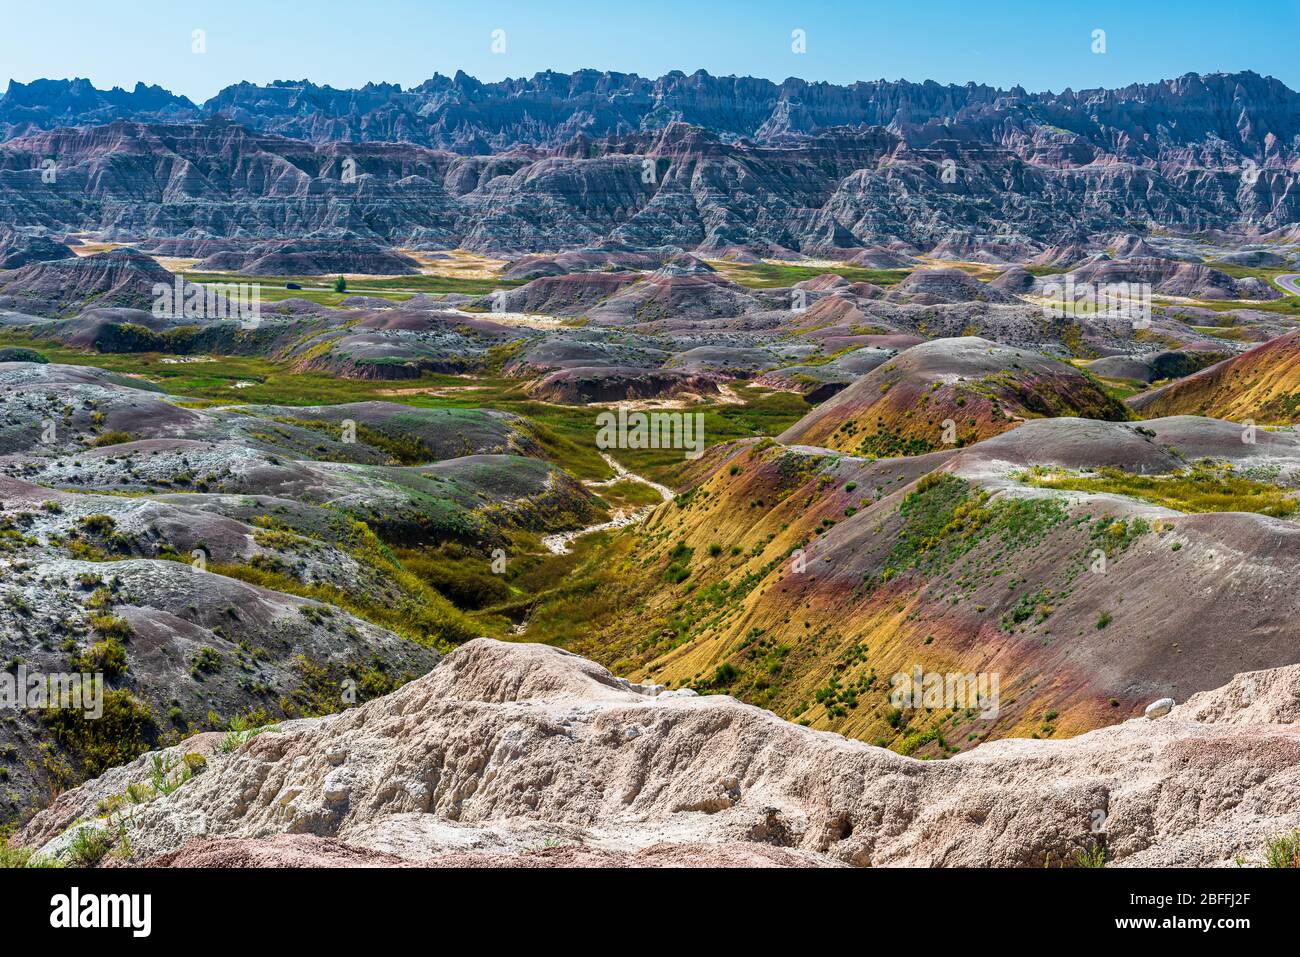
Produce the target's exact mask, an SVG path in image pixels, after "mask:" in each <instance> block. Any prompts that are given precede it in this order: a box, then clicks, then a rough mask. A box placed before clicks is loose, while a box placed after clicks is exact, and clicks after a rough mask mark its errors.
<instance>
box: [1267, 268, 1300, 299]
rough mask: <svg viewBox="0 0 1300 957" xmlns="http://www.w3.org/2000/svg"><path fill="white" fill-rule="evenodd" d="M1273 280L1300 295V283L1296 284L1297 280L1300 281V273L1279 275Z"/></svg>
mask: <svg viewBox="0 0 1300 957" xmlns="http://www.w3.org/2000/svg"><path fill="white" fill-rule="evenodd" d="M1273 281H1274V282H1275V283H1277V284H1278V285H1279V286H1281V287H1282V288H1283V289H1285V290H1286V291H1287V292H1289V293H1290V294H1291V295H1293V296H1300V285H1296V283H1297V282H1300V273H1297V272H1293V273H1288V274H1287V275H1285V276H1278V277H1277V278H1276V279H1274V280H1273Z"/></svg>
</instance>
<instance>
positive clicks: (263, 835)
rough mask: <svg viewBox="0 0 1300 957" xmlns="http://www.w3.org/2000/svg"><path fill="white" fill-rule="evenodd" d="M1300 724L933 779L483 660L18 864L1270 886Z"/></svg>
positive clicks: (503, 649)
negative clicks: (556, 868)
mask: <svg viewBox="0 0 1300 957" xmlns="http://www.w3.org/2000/svg"><path fill="white" fill-rule="evenodd" d="M1297 716H1300V665H1297V666H1290V667H1286V668H1279V669H1275V670H1271V671H1260V672H1254V673H1250V674H1244V675H1238V676H1237V677H1236V678H1235V679H1233V681H1232V682H1230V683H1229V684H1228V685H1226V686H1225V687H1223V688H1219V689H1217V690H1215V691H1210V692H1205V693H1202V694H1198V695H1196V696H1195V697H1193V698H1191V699H1190V700H1188V701H1187V702H1186V703H1185V704H1182V705H1180V706H1178V707H1176V708H1174V709H1173V711H1172V712H1171V713H1169V714H1168V715H1166V716H1165V717H1162V718H1159V719H1157V720H1147V719H1144V718H1139V719H1135V720H1130V721H1127V722H1125V723H1123V724H1120V725H1116V726H1113V727H1109V728H1104V729H1101V730H1099V731H1094V732H1091V733H1089V734H1085V735H1082V736H1080V737H1077V738H1073V739H1069V740H1064V741H1034V740H1024V739H1016V740H1003V741H995V742H992V743H987V744H983V745H981V746H979V747H978V748H976V749H975V750H973V751H971V752H968V753H965V754H962V755H960V756H958V757H955V758H953V759H951V760H948V761H920V760H914V759H911V758H906V757H902V756H900V755H898V754H895V753H893V752H891V751H888V750H885V749H882V748H877V747H872V746H870V745H867V744H864V743H861V742H858V741H853V740H848V739H845V738H842V737H840V736H838V735H835V734H830V733H827V732H819V731H812V730H809V729H807V728H803V727H800V726H797V725H794V724H790V723H788V722H786V721H783V720H781V719H780V718H777V717H776V716H775V715H773V714H771V713H769V712H767V711H763V710H761V709H759V708H755V707H751V706H749V705H744V704H740V703H738V702H736V701H735V700H733V699H731V698H728V697H722V696H716V697H715V696H709V697H696V696H693V695H691V694H690V693H689V692H683V691H669V692H662V691H660V690H659V689H658V688H654V687H642V686H637V685H631V684H629V683H628V682H626V681H624V680H622V679H618V678H615V677H613V676H611V675H610V674H609V672H607V671H606V670H605V669H603V668H601V667H600V666H598V665H596V664H594V663H592V662H590V661H587V660H585V659H583V658H580V657H578V656H576V655H573V654H570V653H568V652H565V651H562V650H560V649H557V648H552V647H547V646H543V645H530V644H508V643H502V642H497V641H492V640H489V639H479V640H476V641H472V642H470V643H468V644H466V645H465V646H463V647H461V648H460V649H459V650H457V651H456V652H455V653H453V654H451V655H448V656H447V657H445V658H444V659H442V660H441V661H440V662H439V663H438V665H437V666H435V667H434V668H433V670H432V671H430V672H429V673H428V674H427V675H425V676H424V677H422V678H420V679H418V680H416V681H413V682H411V683H410V684H408V685H406V686H405V687H403V688H402V689H400V690H399V691H396V692H394V693H393V694H390V695H388V696H386V697H383V698H379V699H376V700H374V701H371V702H369V703H367V704H365V705H363V706H361V707H358V708H356V709H354V710H351V711H348V712H345V713H343V714H340V715H336V716H332V717H328V718H319V719H312V720H304V721H294V722H286V723H284V724H281V725H278V726H276V727H274V728H270V729H267V730H265V731H263V732H262V733H260V734H258V735H256V736H254V737H251V738H249V739H248V740H246V741H243V742H242V743H240V742H239V741H238V739H234V740H232V739H231V738H230V737H229V736H226V737H223V736H222V735H220V734H204V735H199V736H197V737H195V738H192V739H190V740H189V741H187V742H185V743H183V744H181V745H179V746H177V747H175V748H171V749H169V750H167V751H165V752H160V753H157V754H152V755H145V756H143V757H142V758H140V759H138V760H137V761H135V762H134V763H132V764H130V765H126V766H123V767H120V768H115V769H113V770H112V771H110V772H108V773H107V774H105V775H104V776H102V777H100V778H98V779H96V780H93V781H90V782H88V783H86V784H84V785H82V786H81V787H79V788H77V789H75V790H73V791H69V792H66V793H64V794H63V795H61V796H60V797H59V798H58V799H57V800H56V801H55V802H54V804H53V805H52V806H51V807H49V808H47V809H46V810H44V811H42V812H40V813H39V814H37V815H36V816H35V817H34V818H33V819H32V820H31V821H30V822H29V823H28V825H27V826H26V828H24V829H23V830H22V831H21V832H19V834H18V835H17V836H16V838H15V843H16V844H20V845H22V846H24V847H27V848H32V849H35V850H36V854H35V856H36V857H37V858H40V857H58V858H62V859H65V860H72V861H78V860H80V861H82V862H84V859H85V858H84V848H85V847H86V846H87V845H88V844H94V843H95V842H94V841H92V840H89V838H96V837H100V838H101V840H100V841H99V843H100V844H101V845H102V846H108V845H109V842H110V841H111V849H110V850H107V851H106V852H104V853H103V854H102V856H101V857H100V861H101V863H102V864H104V865H109V864H114V865H123V864H126V865H191V866H194V865H197V866H203V865H214V866H303V865H317V866H329V865H334V866H397V865H422V864H433V865H443V866H483V865H504V866H548V865H595V866H681V865H724V866H725V865H759V866H771V865H792V866H793V865H813V866H816V865H838V864H851V865H877V866H879V865H928V866H953V865H977V866H978V865H994V866H1030V867H1037V866H1043V865H1049V866H1054V865H1058V864H1064V865H1070V864H1073V863H1075V862H1076V860H1077V859H1078V855H1079V854H1080V853H1083V854H1091V855H1092V856H1093V859H1094V860H1096V858H1097V853H1098V849H1100V850H1102V851H1104V854H1105V859H1106V862H1107V864H1108V865H1111V864H1120V865H1231V864H1233V863H1234V862H1246V863H1258V862H1260V861H1261V859H1262V855H1263V851H1264V848H1265V845H1266V843H1267V841H1268V839H1269V838H1270V837H1273V836H1277V835H1279V834H1283V833H1289V832H1290V831H1292V830H1294V829H1296V828H1297V827H1300V805H1298V804H1297V802H1296V800H1295V796H1296V794H1297V793H1300V725H1297V723H1296V719H1297ZM200 756H201V758H202V760H200ZM185 767H190V768H193V769H196V770H197V773H194V774H193V775H192V776H191V777H189V778H188V779H187V780H184V781H183V783H181V784H180V785H179V786H176V787H175V788H174V789H172V787H171V785H170V784H169V785H168V786H166V787H164V788H163V789H162V790H163V791H168V790H169V791H170V793H166V794H164V793H161V792H160V791H158V790H157V789H155V787H154V786H153V784H156V783H157V782H158V781H159V777H158V775H159V773H160V770H161V772H162V773H163V775H164V778H166V775H167V774H170V773H173V772H171V771H169V770H168V769H172V768H175V769H181V768H185ZM182 777H183V776H182V775H175V774H174V775H173V777H172V778H170V779H169V780H171V781H173V782H174V781H177V780H181V779H182ZM151 782H153V784H151ZM88 829H89V830H88ZM101 832H102V836H101Z"/></svg>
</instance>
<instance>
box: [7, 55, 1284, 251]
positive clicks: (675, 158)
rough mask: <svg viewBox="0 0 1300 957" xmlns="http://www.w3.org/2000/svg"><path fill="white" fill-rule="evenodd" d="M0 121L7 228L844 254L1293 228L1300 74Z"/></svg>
mask: <svg viewBox="0 0 1300 957" xmlns="http://www.w3.org/2000/svg"><path fill="white" fill-rule="evenodd" d="M46 126H48V127H50V128H49V129H46V128H45V127H46ZM0 133H3V135H4V136H6V137H8V138H7V139H5V140H4V141H0V222H3V223H5V224H7V225H9V226H10V227H14V228H18V229H20V230H22V231H23V232H24V233H27V234H33V235H52V236H55V237H58V236H61V235H65V234H67V233H76V232H85V233H89V234H93V235H96V236H99V237H101V238H103V239H111V240H117V241H129V242H135V241H137V240H155V239H158V240H172V239H184V240H186V241H191V242H192V243H193V249H194V254H195V255H197V256H207V255H209V254H210V252H211V251H212V250H211V248H209V246H210V243H209V242H208V241H209V240H231V239H237V240H240V241H248V242H263V241H268V240H293V239H299V238H302V237H312V238H314V239H319V240H322V241H330V242H334V241H339V240H348V241H351V240H352V239H360V240H364V241H367V242H372V243H379V244H381V245H396V246H410V247H415V248H425V249H443V248H449V247H453V246H461V247H464V248H467V249H474V250H479V251H484V252H493V253H507V254H511V255H513V254H517V253H522V252H535V251H545V250H552V251H553V250H559V249H575V248H584V247H592V246H609V245H614V246H619V247H630V248H650V247H661V246H677V247H680V248H682V249H694V250H702V251H711V252H713V253H717V254H725V253H726V251H728V250H731V249H735V248H744V249H748V250H752V251H757V252H759V253H760V254H762V255H775V256H783V255H787V254H790V253H792V252H793V253H795V254H809V255H818V256H821V255H832V256H839V257H841V258H851V256H852V255H854V254H855V253H857V252H860V251H861V250H863V249H864V248H867V247H872V246H877V245H881V244H884V243H888V242H892V241H896V240H902V241H904V242H906V243H908V244H911V245H912V246H914V247H915V248H916V249H921V250H924V249H931V248H935V247H941V248H944V249H950V248H951V249H957V248H961V249H968V250H970V251H972V254H974V253H975V252H978V251H979V250H980V249H983V248H985V247H989V246H990V244H992V247H996V249H1003V248H1007V249H1010V248H1016V249H1019V250H1022V251H1028V252H1031V253H1032V252H1034V251H1036V250H1039V249H1042V248H1044V247H1045V246H1048V245H1052V244H1061V243H1066V244H1077V243H1080V242H1086V241H1088V240H1089V239H1090V238H1094V237H1101V238H1102V239H1105V238H1107V237H1109V236H1111V235H1114V234H1116V233H1120V234H1128V233H1133V232H1139V233H1141V232H1144V231H1145V230H1146V229H1148V228H1157V229H1171V230H1176V231H1184V232H1186V231H1208V230H1222V231H1227V232H1232V233H1234V234H1249V235H1253V236H1281V235H1290V234H1291V232H1289V231H1293V230H1294V229H1295V224H1297V223H1300V94H1297V93H1295V92H1294V91H1292V90H1290V89H1288V88H1287V87H1286V86H1284V85H1283V84H1281V83H1280V82H1278V81H1277V80H1274V79H1270V78H1265V77H1260V76H1258V75H1256V74H1253V73H1240V74H1231V75H1230V74H1214V75H1210V76H1196V75H1194V74H1188V75H1186V76H1183V77H1180V78H1178V79H1175V80H1167V81H1162V82H1160V83H1154V84H1142V85H1136V86H1131V87H1127V88H1125V89H1123V90H1092V91H1082V92H1078V93H1075V92H1072V91H1068V90H1067V91H1065V92H1063V93H1060V94H1030V93H1026V92H1025V91H1023V90H1020V89H1013V90H996V89H993V88H991V87H987V86H977V85H975V84H968V85H967V86H962V87H958V86H941V85H940V84H937V83H921V84H916V83H907V82H901V81H900V82H896V83H892V82H884V81H877V82H872V83H856V84H853V85H851V86H846V87H841V86H834V85H832V84H828V83H806V82H804V81H802V80H787V81H785V82H784V83H781V84H774V83H771V82H770V81H767V80H757V79H753V78H748V77H746V78H736V77H724V78H718V77H712V76H709V75H708V74H706V73H703V72H697V73H695V74H692V75H690V76H686V75H685V74H680V73H671V74H668V75H667V76H664V77H661V78H659V79H658V80H645V79H642V78H640V77H636V76H633V75H630V74H602V73H598V72H596V71H579V72H578V73H575V74H572V75H568V74H559V73H544V74H538V75H537V76H535V77H533V78H532V79H530V80H508V81H503V82H501V83H491V84H488V83H480V82H479V81H477V80H475V79H473V78H472V77H468V76H466V75H465V74H463V73H458V74H457V75H456V76H455V77H451V78H448V77H441V76H435V77H434V78H432V79H430V80H428V81H426V82H425V83H423V84H421V85H420V86H418V87H415V88H413V89H410V90H403V89H401V88H400V87H398V86H396V85H393V84H368V85H366V86H365V87H362V88H361V89H358V90H334V89H331V88H329V87H317V86H314V85H312V84H310V83H306V82H305V81H304V82H300V83H285V82H281V83H276V84H272V85H270V86H266V87H259V86H254V85H252V84H248V83H243V84H237V85H235V86H232V87H228V88H227V89H225V90H223V91H222V92H221V93H220V94H218V95H217V96H216V97H214V98H213V99H211V100H209V101H208V102H207V103H205V104H203V105H202V106H196V105H195V104H193V103H191V102H190V101H189V100H186V99H185V98H183V97H175V96H173V95H172V94H170V93H168V92H167V91H166V90H162V89H160V88H159V87H146V86H143V85H137V86H136V87H135V88H134V89H133V90H131V91H126V90H121V89H114V90H110V91H101V90H96V89H95V88H94V87H93V86H92V85H90V84H89V83H88V82H87V81H85V80H73V81H39V82H37V83H32V84H26V85H23V84H10V88H9V91H8V92H7V93H6V94H5V95H4V97H2V98H0ZM358 140H364V141H365V142H357V141H358ZM51 160H53V161H54V162H55V163H56V165H57V173H58V175H57V180H56V181H52V182H48V183H47V182H45V181H44V179H43V167H45V166H47V165H48V164H49V163H50V161H51ZM992 247H990V248H992Z"/></svg>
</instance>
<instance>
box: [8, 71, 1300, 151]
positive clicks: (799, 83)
mask: <svg viewBox="0 0 1300 957" xmlns="http://www.w3.org/2000/svg"><path fill="white" fill-rule="evenodd" d="M213 117H221V118H224V119H227V120H230V121H233V122H237V123H239V124H241V125H243V126H247V127H249V128H250V129H254V130H258V131H262V132H269V133H276V134H278V135H281V136H286V137H289V138H291V139H301V140H307V141H310V142H313V143H325V142H402V143H412V144H416V145H420V146H428V147H433V148H437V149H447V150H451V151H453V152H457V153H462V154H484V153H493V152H501V151H505V150H509V149H511V148H513V147H517V146H534V147H541V148H555V147H558V146H560V145H562V144H564V143H566V142H568V141H570V140H571V139H572V138H573V137H574V136H576V135H579V134H583V135H586V136H589V137H592V138H604V137H609V136H624V135H628V134H631V133H636V132H642V131H654V130H658V129H662V128H663V127H665V126H667V125H668V124H670V123H673V122H684V123H689V124H692V125H696V126H702V127H704V128H706V129H708V130H710V131H711V132H712V133H714V134H715V135H717V136H718V137H719V138H720V139H722V140H724V141H733V140H737V139H751V140H753V141H755V142H756V143H760V144H772V143H780V142H783V141H787V140H789V139H791V138H792V137H793V138H797V137H803V136H808V135H813V134H816V133H819V132H823V131H825V130H828V129H832V128H834V127H841V126H883V127H888V128H889V129H890V130H891V131H893V132H896V133H899V134H900V135H902V136H903V138H904V139H905V140H906V141H907V142H908V143H909V144H911V145H913V146H923V145H926V144H928V143H932V142H934V141H937V140H942V139H953V138H956V139H958V140H960V141H966V142H970V141H979V142H985V143H989V144H994V143H996V144H998V145H1001V146H1004V147H1007V148H1011V149H1014V150H1017V151H1018V152H1023V151H1029V152H1030V153H1036V154H1044V153H1047V154H1055V155H1054V158H1055V159H1059V160H1060V161H1068V162H1069V163H1070V164H1072V165H1078V164H1079V163H1081V162H1088V161H1091V160H1093V159H1097V158H1100V157H1103V156H1113V157H1115V158H1118V159H1127V160H1130V161H1147V162H1150V161H1155V160H1158V159H1161V158H1165V157H1168V156H1170V155H1177V154H1179V153H1180V152H1186V153H1187V156H1186V158H1187V159H1193V158H1200V159H1205V158H1210V159H1213V158H1215V157H1217V156H1219V155H1228V156H1235V157H1238V158H1242V157H1246V158H1250V159H1253V160H1254V161H1255V162H1257V163H1259V164H1260V165H1262V166H1274V167H1279V168H1292V169H1294V168H1296V164H1297V162H1298V160H1297V150H1298V149H1300V94H1297V93H1296V92H1295V91H1293V90H1291V89H1289V88H1288V87H1287V86H1286V85H1285V84H1283V83H1281V82H1280V81H1278V80H1276V79H1273V78H1271V77H1261V76H1259V75H1258V74H1256V73H1253V72H1241V73H1218V74H1206V75H1198V74H1194V73H1188V74H1186V75H1184V76H1181V77H1177V78H1174V79H1168V80H1161V81H1158V82H1154V83H1143V84H1133V85H1130V86H1127V87H1124V88H1122V89H1114V90H1108V89H1092V90H1080V91H1073V90H1069V89H1067V90H1065V91H1063V92H1061V93H1050V92H1049V93H1029V92H1026V91H1025V90H1024V89H1022V88H1020V87H1013V88H1011V89H1009V90H1002V89H997V88H995V87H990V86H986V85H983V84H975V83H968V84H966V85H964V86H958V85H953V84H948V85H943V84H939V83H935V82H933V81H926V82H923V83H913V82H909V81H906V80H898V81H888V80H872V81H860V82H856V83H852V84H848V85H843V86H841V85H835V84H831V83H823V82H808V81H805V80H800V79H795V78H790V79H787V80H785V81H783V82H781V83H774V82H772V81H770V80H764V79H758V78H755V77H734V76H732V77H715V76H712V75H710V74H708V73H706V72H704V71H703V70H698V71H696V72H695V73H692V74H689V75H688V74H685V73H682V72H680V71H674V72H671V73H668V74H665V75H664V76H662V77H659V78H657V79H648V78H644V77H640V76H637V75H636V74H630V73H610V72H600V71H596V70H579V71H577V72H575V73H571V74H567V73H556V72H545V73H538V74H536V75H535V76H533V77H531V78H528V79H523V78H521V79H507V80H502V81H500V82H496V83H484V82H481V81H479V80H476V79H475V78H473V77H471V76H468V75H467V74H465V73H463V72H459V71H458V72H457V73H456V75H455V76H452V77H446V76H442V75H440V74H435V75H434V76H433V77H431V78H430V79H428V80H426V81H425V82H423V83H421V84H420V85H419V86H415V87H411V88H409V89H405V90H404V89H402V88H401V87H400V86H398V85H396V84H392V83H368V84H366V85H365V86H363V87H360V88H359V89H351V90H347V89H335V88H333V87H330V86H318V85H316V84H314V83H311V82H310V81H307V80H301V81H277V82H275V83H272V84H270V85H267V86H258V85H255V84H252V83H247V82H243V83H237V84H234V85H232V86H228V87H226V88H225V89H223V90H222V91H221V92H220V93H218V94H217V95H216V96H214V97H213V98H212V99H210V100H208V101H207V102H205V103H203V104H202V105H201V106H199V105H196V104H194V103H193V102H192V101H190V100H189V99H187V98H186V97H183V96H176V95H173V94H171V93H169V92H168V91H166V90H164V89H162V88H161V87H158V86H145V85H144V84H137V85H136V86H135V88H134V89H133V90H130V91H127V90H123V89H121V88H117V87H115V88H113V89H111V90H98V89H96V88H95V87H94V86H93V85H92V84H91V83H90V82H89V81H88V80H84V79H74V80H37V81H33V82H32V83H28V84H23V83H18V82H12V81H11V82H10V84H9V88H8V90H7V91H6V93H5V94H4V96H3V97H0V136H2V137H3V138H4V139H12V138H14V137H16V136H21V135H24V134H28V133H31V132H33V131H36V130H48V129H54V128H57V127H61V126H97V125H101V124H103V123H107V122H112V121H113V120H118V119H127V120H135V121H139V122H146V123H175V122H195V121H202V120H205V119H210V118H213Z"/></svg>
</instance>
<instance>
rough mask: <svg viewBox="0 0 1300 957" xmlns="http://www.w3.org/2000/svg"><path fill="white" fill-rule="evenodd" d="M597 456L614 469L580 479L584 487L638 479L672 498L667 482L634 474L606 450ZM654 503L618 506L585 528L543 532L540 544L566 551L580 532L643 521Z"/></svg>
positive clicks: (561, 552)
mask: <svg viewBox="0 0 1300 957" xmlns="http://www.w3.org/2000/svg"><path fill="white" fill-rule="evenodd" d="M600 457H601V458H602V459H604V460H605V462H606V463H607V464H608V465H609V467H610V468H612V469H613V470H614V475H613V477H612V478H607V479H602V480H601V481H595V480H591V479H589V480H587V481H585V482H583V483H582V484H583V485H586V486H587V487H588V488H605V487H608V486H610V485H614V484H615V483H617V482H625V481H631V482H640V483H641V484H642V485H648V486H650V488H652V489H654V490H655V491H656V492H658V493H659V495H660V497H661V498H662V499H663V500H664V501H665V502H671V501H672V500H673V490H672V489H670V488H668V487H667V486H664V485H660V484H659V483H658V482H652V481H650V480H649V479H648V478H646V477H645V476H643V475H637V474H636V473H635V472H629V471H628V470H627V469H625V468H624V467H623V466H622V465H620V464H619V463H618V462H617V461H616V460H615V459H614V457H613V456H611V455H609V454H608V453H606V452H601V453H600ZM657 507H658V506H657V505H645V506H642V507H641V508H637V509H622V508H621V509H618V510H617V511H615V512H614V517H613V518H611V519H610V520H609V521H607V522H598V523H596V524H595V525H588V526H586V527H585V528H578V529H574V530H573V531H569V532H559V533H557V534H555V535H547V536H546V537H545V538H543V539H542V544H543V545H544V546H546V550H547V551H548V552H550V553H551V554H552V555H567V554H568V552H569V546H570V545H571V544H572V543H573V541H574V539H577V538H580V537H582V536H583V535H590V534H591V533H592V532H601V531H604V530H605V529H607V528H624V527H626V526H628V525H635V524H636V523H637V522H640V521H644V520H645V517H646V516H647V515H649V514H650V513H651V512H653V511H654V510H655V509H656V508H657Z"/></svg>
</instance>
